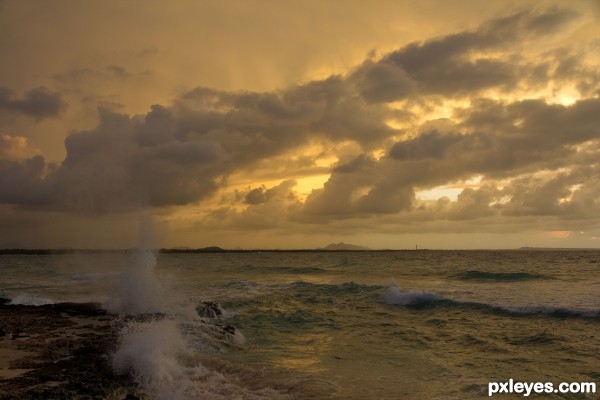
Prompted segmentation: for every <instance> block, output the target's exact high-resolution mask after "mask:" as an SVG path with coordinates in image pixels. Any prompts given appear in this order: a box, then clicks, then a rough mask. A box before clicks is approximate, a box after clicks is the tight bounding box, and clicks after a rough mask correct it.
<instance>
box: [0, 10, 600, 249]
mask: <svg viewBox="0 0 600 400" xmlns="http://www.w3.org/2000/svg"><path fill="white" fill-rule="evenodd" d="M0 54H2V59H3V62H2V63H0V247H86V248H90V247H129V246H133V245H135V243H136V240H137V231H136V229H137V228H136V226H137V219H138V217H139V214H140V212H144V211H146V212H151V213H152V214H153V215H154V216H155V221H156V226H157V230H158V235H159V243H160V245H161V246H165V247H171V246H188V247H204V246H212V245H216V246H221V247H227V248H236V247H242V248H313V247H322V246H325V245H327V244H328V243H330V242H339V241H344V242H349V243H354V244H359V245H363V246H368V247H371V248H376V249H377V248H399V249H402V248H414V246H415V244H418V245H419V246H420V247H428V248H512V247H520V246H545V247H598V244H599V243H600V239H599V237H600V154H599V153H600V72H598V71H600V69H599V68H598V66H599V64H600V2H599V1H592V0H576V1H572V0H571V1H531V2H523V1H515V2H512V3H511V2H509V1H504V0H503V1H495V0H493V1H492V0H490V1H485V2H482V1H472V0H468V1H466V0H463V1H453V2H447V1H433V0H429V1H421V2H418V3H416V2H411V1H391V0H390V1H387V0H385V1H384V0H379V1H371V2H364V1H348V0H344V1H342V0H331V1H325V2H318V1H312V0H311V1H309V0H304V1H290V2H283V1H278V0H256V1H253V0H248V1H241V0H240V1H229V2H218V1H196V0H193V1H192V0H190V1H177V2H164V1H160V2H159V1H141V0H140V1H116V0H115V1H102V2H81V1H75V0H57V1H52V2H40V1H33V0H0Z"/></svg>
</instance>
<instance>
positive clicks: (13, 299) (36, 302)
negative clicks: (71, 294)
mask: <svg viewBox="0 0 600 400" xmlns="http://www.w3.org/2000/svg"><path fill="white" fill-rule="evenodd" d="M2 297H4V296H2ZM8 297H9V298H10V302H9V303H8V304H14V305H23V306H43V305H45V304H56V301H55V300H51V299H48V298H45V297H41V296H37V295H34V294H29V293H21V294H17V295H15V296H8Z"/></svg>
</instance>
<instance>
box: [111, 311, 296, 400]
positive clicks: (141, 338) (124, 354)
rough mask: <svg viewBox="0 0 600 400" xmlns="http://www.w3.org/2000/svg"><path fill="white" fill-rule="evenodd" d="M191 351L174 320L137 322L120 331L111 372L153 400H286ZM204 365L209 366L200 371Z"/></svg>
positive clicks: (253, 375) (257, 381)
mask: <svg viewBox="0 0 600 400" xmlns="http://www.w3.org/2000/svg"><path fill="white" fill-rule="evenodd" d="M197 340H200V339H197ZM196 350H197V349H196V348H194V347H192V346H191V345H190V342H189V341H188V340H187V339H186V337H185V336H183V335H182V331H181V329H180V324H179V322H178V321H176V320H167V319H164V320H160V321H150V322H141V323H140V322H137V323H132V324H130V325H129V326H127V327H126V328H125V329H124V330H123V331H122V335H121V342H120V346H119V348H118V350H117V351H116V352H115V354H114V355H113V358H112V366H113V369H114V370H115V372H117V373H119V374H123V373H128V372H129V373H131V374H132V375H133V377H134V379H135V381H136V383H137V384H138V385H139V388H140V390H141V391H142V392H143V393H144V394H145V395H147V396H149V397H150V398H152V399H156V400H167V399H169V400H183V399H230V398H240V399H241V398H243V399H285V398H288V396H286V395H284V394H282V393H280V392H279V391H277V390H276V389H274V388H270V387H265V385H264V384H263V383H261V382H260V379H257V378H260V376H259V374H257V373H249V374H248V373H244V370H243V368H236V367H235V366H232V365H231V364H225V363H224V362H223V361H220V360H217V359H212V361H210V359H209V358H208V357H207V356H201V355H200V354H199V353H198V352H197V351H196ZM204 350H206V349H204ZM203 360H204V361H205V362H206V361H207V360H208V362H209V363H211V364H212V365H211V366H210V367H207V366H205V365H204V364H203ZM248 381H252V382H251V383H249V382H248Z"/></svg>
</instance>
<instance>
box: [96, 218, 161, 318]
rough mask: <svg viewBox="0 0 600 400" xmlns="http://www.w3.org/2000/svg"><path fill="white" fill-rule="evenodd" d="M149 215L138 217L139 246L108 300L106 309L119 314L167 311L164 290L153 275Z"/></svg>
mask: <svg viewBox="0 0 600 400" xmlns="http://www.w3.org/2000/svg"><path fill="white" fill-rule="evenodd" d="M154 241H155V240H154V234H153V224H152V218H151V217H150V216H149V215H147V214H145V215H142V216H141V218H140V247H139V249H137V250H136V251H135V253H134V259H133V262H132V263H131V264H130V265H129V267H127V268H126V269H125V271H123V273H122V274H120V275H119V276H117V277H116V278H117V279H116V280H115V281H114V283H113V285H112V295H111V298H110V300H109V301H108V304H107V308H108V310H109V311H111V312H114V313H119V314H149V313H163V312H165V311H166V309H165V308H166V307H165V302H164V291H163V288H162V286H161V285H160V283H159V282H158V280H157V278H156V275H155V268H156V253H155V245H154Z"/></svg>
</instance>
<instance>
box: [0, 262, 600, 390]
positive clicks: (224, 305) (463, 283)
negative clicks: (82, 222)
mask: <svg viewBox="0 0 600 400" xmlns="http://www.w3.org/2000/svg"><path fill="white" fill-rule="evenodd" d="M599 272H600V251H576V250H569V251H567V250H564V251H553V250H506V251H499V250H498V251H495V250H489V251H458V250H457V251H445V250H444V251H442V250H440V251H435V250H412V251H321V252H319V251H298V252H293V251H286V252H268V251H265V252H258V251H257V252H223V253H159V252H155V251H152V250H132V251H125V252H116V253H102V252H99V253H71V254H43V255H40V254H37V255H36V254H30V255H23V254H18V255H1V256H0V297H5V298H10V299H11V300H12V302H13V303H15V304H33V305H39V304H45V303H55V302H64V301H74V302H97V303H100V304H102V306H103V307H105V308H106V309H107V310H109V311H111V312H113V313H115V314H117V315H138V316H146V317H145V318H137V319H133V320H131V321H130V322H129V323H127V324H126V325H125V326H124V327H123V328H122V332H121V333H120V341H119V343H117V344H116V347H115V349H116V350H115V351H114V353H112V354H110V355H109V357H108V359H109V360H110V362H111V363H112V367H113V369H114V370H115V372H117V373H132V374H133V376H135V379H136V382H137V384H138V385H139V387H140V391H141V392H142V393H144V394H146V395H147V396H148V398H151V399H158V400H163V399H174V400H179V399H330V398H331V399H477V398H482V397H488V394H489V392H488V388H489V384H490V382H508V381H509V380H510V379H512V380H513V381H515V382H543V383H545V382H552V383H553V384H554V385H558V384H559V383H561V382H596V383H600V357H599V355H598V354H599V350H600V296H599V294H600V273H599ZM207 302H212V303H216V306H214V305H213V307H215V309H217V310H218V312H215V313H214V315H208V316H207V315H206V314H205V315H204V316H202V315H201V314H202V312H200V311H201V309H202V307H204V306H206V305H207V304H209V303H207ZM598 396H599V395H598V394H578V395H576V394H562V393H545V394H543V395H538V394H532V395H531V397H537V398H569V399H571V398H598ZM495 397H499V398H522V397H524V396H523V395H522V394H521V395H515V394H512V395H510V394H497V395H496V396H495Z"/></svg>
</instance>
